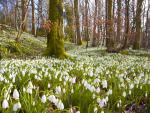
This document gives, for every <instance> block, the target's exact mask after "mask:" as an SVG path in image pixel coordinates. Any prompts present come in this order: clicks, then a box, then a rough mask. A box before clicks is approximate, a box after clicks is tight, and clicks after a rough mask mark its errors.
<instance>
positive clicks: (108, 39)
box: [106, 0, 114, 52]
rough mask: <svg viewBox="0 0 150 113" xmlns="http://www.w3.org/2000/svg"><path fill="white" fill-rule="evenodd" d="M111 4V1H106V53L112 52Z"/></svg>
mask: <svg viewBox="0 0 150 113" xmlns="http://www.w3.org/2000/svg"><path fill="white" fill-rule="evenodd" d="M112 4H113V0H108V1H107V10H108V12H107V37H106V47H107V52H113V51H114V38H113V14H112V11H113V10H112V8H113V7H112Z"/></svg>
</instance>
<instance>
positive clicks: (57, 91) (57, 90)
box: [55, 86, 61, 94]
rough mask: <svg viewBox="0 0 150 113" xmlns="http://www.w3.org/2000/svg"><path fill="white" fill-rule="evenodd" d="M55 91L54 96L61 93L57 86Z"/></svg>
mask: <svg viewBox="0 0 150 113" xmlns="http://www.w3.org/2000/svg"><path fill="white" fill-rule="evenodd" d="M55 91H56V94H59V93H61V87H60V86H57V87H56V89H55Z"/></svg>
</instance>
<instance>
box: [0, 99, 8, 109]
mask: <svg viewBox="0 0 150 113" xmlns="http://www.w3.org/2000/svg"><path fill="white" fill-rule="evenodd" d="M8 107H9V104H8V101H7V100H6V99H4V100H3V103H2V108H3V109H6V108H8Z"/></svg>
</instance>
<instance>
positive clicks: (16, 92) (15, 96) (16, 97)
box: [13, 89, 19, 100]
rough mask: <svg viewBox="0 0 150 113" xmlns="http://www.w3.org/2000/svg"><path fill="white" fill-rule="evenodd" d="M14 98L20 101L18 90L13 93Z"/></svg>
mask: <svg viewBox="0 0 150 113" xmlns="http://www.w3.org/2000/svg"><path fill="white" fill-rule="evenodd" d="M13 98H14V99H16V100H17V99H19V92H18V90H17V89H15V90H14V91H13Z"/></svg>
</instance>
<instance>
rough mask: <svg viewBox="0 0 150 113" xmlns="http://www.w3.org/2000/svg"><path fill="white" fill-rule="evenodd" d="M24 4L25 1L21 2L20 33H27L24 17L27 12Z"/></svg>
mask: <svg viewBox="0 0 150 113" xmlns="http://www.w3.org/2000/svg"><path fill="white" fill-rule="evenodd" d="M26 2H27V1H26V0H21V10H22V22H23V25H22V31H27V21H26V20H25V16H26V12H27V9H26V5H27V4H26Z"/></svg>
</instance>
